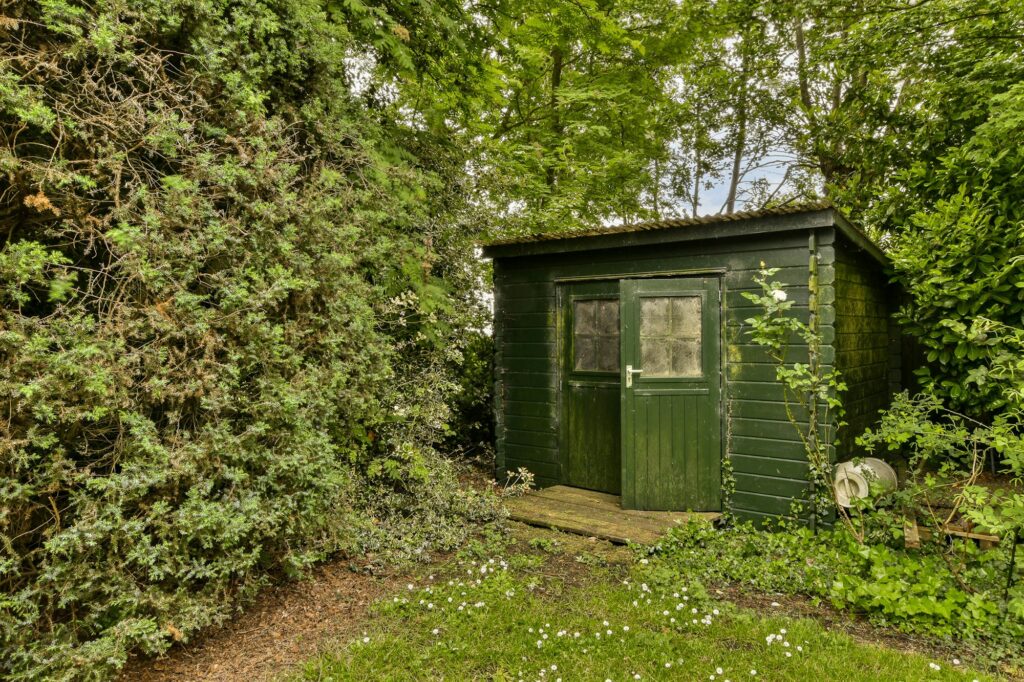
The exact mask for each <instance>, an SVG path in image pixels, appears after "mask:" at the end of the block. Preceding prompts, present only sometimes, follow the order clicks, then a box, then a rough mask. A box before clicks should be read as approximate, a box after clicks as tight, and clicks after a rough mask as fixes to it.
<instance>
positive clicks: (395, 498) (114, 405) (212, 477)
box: [0, 0, 494, 679]
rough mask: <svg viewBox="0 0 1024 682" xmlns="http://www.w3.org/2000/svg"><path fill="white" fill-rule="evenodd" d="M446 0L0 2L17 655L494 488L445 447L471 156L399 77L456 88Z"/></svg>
mask: <svg viewBox="0 0 1024 682" xmlns="http://www.w3.org/2000/svg"><path fill="white" fill-rule="evenodd" d="M456 7H457V6H456V5H446V4H444V3H442V4H440V5H437V6H435V8H434V12H435V14H434V15H431V16H427V15H423V16H422V17H421V20H422V22H423V23H422V25H421V26H420V30H418V31H417V32H416V35H415V36H414V37H410V36H409V35H408V31H406V33H405V35H404V38H403V36H402V34H401V32H400V31H398V30H397V28H396V27H398V28H400V24H399V23H398V22H399V21H400V20H406V19H408V17H406V18H402V17H398V18H392V17H390V16H389V15H388V13H387V11H386V10H385V9H383V8H382V7H379V8H371V7H367V6H364V5H362V4H360V3H349V4H347V5H346V6H345V8H328V7H327V6H326V5H324V4H322V3H319V2H313V1H309V0H284V1H283V2H270V1H266V2H261V1H256V2H247V3H235V2H228V1H226V0H182V1H180V2H173V3H166V2H150V1H147V0H114V1H113V2H109V3H99V4H96V3H78V2H74V1H70V0H45V1H44V2H14V3H8V4H7V5H5V7H4V9H3V11H2V14H3V15H4V16H3V17H2V19H0V131H2V135H0V173H2V178H3V180H2V181H0V225H2V228H3V230H2V234H3V243H2V246H0V391H2V393H3V397H4V400H3V418H2V420H0V499H2V500H3V504H2V506H0V677H4V678H6V679H69V678H72V677H75V678H80V677H86V678H88V677H97V678H99V677H104V676H106V675H108V674H109V673H111V672H112V671H113V670H115V669H117V668H118V667H119V666H120V665H122V664H123V662H124V660H125V659H126V656H127V655H128V654H129V653H130V652H132V651H135V650H138V651H143V652H155V651H160V650H163V649H165V648H166V647H167V646H168V645H169V643H170V642H171V641H173V640H176V639H181V638H184V637H188V636H190V635H191V634H192V633H194V632H195V631H196V630H198V629H199V628H202V627H204V626H206V625H208V624H210V623H212V622H215V621H218V620H221V619H223V618H224V617H225V616H226V614H227V613H228V610H229V607H230V605H231V604H232V603H234V602H235V601H236V599H237V598H238V597H239V596H245V595H249V594H252V593H253V592H254V591H255V590H256V589H258V588H259V587H260V586H261V585H262V584H264V583H265V582H266V580H267V577H268V576H269V575H271V574H272V573H274V572H280V571H282V570H283V571H286V572H295V571H299V570H301V569H302V568H303V567H305V566H307V565H309V564H310V563H311V562H314V561H316V560H318V559H321V558H323V557H325V556H326V555H328V554H329V553H333V552H339V551H340V552H344V551H366V550H368V549H371V548H374V547H377V546H378V545H381V544H382V543H381V540H380V538H381V537H382V536H383V535H384V534H383V533H382V531H381V530H380V528H387V529H389V533H388V534H387V537H388V538H389V543H384V544H385V545H386V546H383V547H379V548H382V549H384V550H387V551H389V552H392V554H393V555H394V556H398V557H401V556H409V557H412V556H415V555H416V554H417V553H420V552H422V551H424V550H429V549H430V548H432V547H436V546H438V545H439V544H440V545H451V544H453V543H454V542H455V541H456V540H457V539H458V538H459V537H460V536H461V534H462V533H464V532H465V525H464V523H463V519H465V518H466V517H467V515H468V516H470V517H472V518H484V517H487V516H488V515H490V514H493V513H494V510H493V507H491V506H490V505H489V504H488V502H487V500H486V499H484V498H481V497H480V496H479V495H475V494H473V493H471V492H466V491H462V490H460V488H459V486H458V485H457V479H456V476H455V472H454V471H453V470H452V469H451V467H450V466H449V465H447V464H444V463H443V462H441V460H440V458H439V457H438V456H437V454H436V453H435V451H434V450H433V448H432V444H434V443H436V442H438V439H439V438H440V437H441V436H442V435H443V433H444V426H445V423H446V421H447V419H448V418H449V415H448V408H447V403H448V400H449V398H450V396H451V395H452V394H453V392H454V391H455V390H456V383H455V381H454V380H453V378H452V370H453V368H456V367H458V365H459V363H460V347H461V345H462V340H461V333H460V332H459V330H460V329H464V328H467V327H468V326H469V325H470V323H471V322H473V321H474V319H475V318H474V317H473V316H474V315H476V314H477V312H476V311H474V308H473V300H474V296H473V295H472V292H471V287H472V286H473V284H474V283H475V282H476V281H477V276H476V274H475V273H474V271H473V267H474V266H473V264H472V262H471V261H469V259H468V254H470V253H471V250H470V249H468V248H465V246H464V241H465V239H466V237H467V231H468V228H466V227H465V226H464V225H463V224H461V223H460V222H459V220H458V210H459V205H460V201H461V198H462V197H461V194H460V190H459V186H458V183H457V182H453V181H452V180H451V176H452V175H453V173H454V171H455V169H458V168H459V163H460V162H459V157H458V151H457V149H456V148H455V147H454V146H453V145H451V144H450V143H448V142H447V141H446V139H445V137H444V136H443V134H442V133H443V130H441V129H439V128H437V127H431V126H427V125H422V124H420V123H419V122H417V121H411V120H409V118H410V117H412V118H415V116H414V115H413V114H410V113H409V111H408V110H404V111H403V113H401V114H400V113H399V111H398V110H399V108H400V105H401V102H399V101H397V100H396V99H395V98H394V97H393V96H391V95H389V94H388V91H387V87H385V86H388V87H397V86H403V87H408V88H412V87H413V85H407V84H408V83H413V84H416V83H419V85H422V86H423V87H425V88H429V87H434V86H435V85H436V83H434V82H433V81H432V80H431V79H432V78H433V76H432V74H436V73H441V72H440V71H431V70H430V69H431V68H433V67H434V66H435V65H434V63H433V62H431V61H430V59H429V56H430V55H431V54H434V53H436V48H437V46H438V45H441V44H444V45H445V46H446V48H445V49H447V50H449V51H454V50H457V49H458V46H459V45H464V41H465V40H467V37H466V33H465V32H463V34H462V35H461V36H454V35H453V34H452V32H453V30H454V29H453V28H452V27H453V26H454V24H453V23H452V22H451V21H450V18H446V17H445V16H444V14H445V12H451V11H455V9H454V8H456ZM368 54H369V55H376V61H373V60H371V61H370V62H368V63H363V62H360V63H362V64H363V66H358V65H357V62H358V58H362V59H363V60H364V62H365V60H366V58H367V55H368ZM412 54H415V55H420V56H422V57H423V58H424V61H423V63H416V62H415V61H414V60H412V59H411V58H410V57H409V55H412ZM367 64H368V65H367ZM360 69H363V71H365V72H366V73H362V72H361V71H360ZM412 75H417V76H418V78H419V81H415V80H413V79H412V78H411V76H412ZM360 77H363V78H364V80H365V79H366V78H367V77H368V78H369V80H370V82H371V83H374V84H377V85H376V87H377V89H376V90H375V89H374V88H373V87H371V88H370V89H369V90H366V91H364V92H358V93H357V92H356V89H355V88H354V86H353V85H352V84H353V83H354V82H356V81H357V80H358V79H359V78H360ZM389 84H390V85H389ZM389 98H390V99H389ZM463 254H465V255H463ZM417 524H421V525H417Z"/></svg>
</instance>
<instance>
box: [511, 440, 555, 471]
mask: <svg viewBox="0 0 1024 682" xmlns="http://www.w3.org/2000/svg"><path fill="white" fill-rule="evenodd" d="M505 448H506V453H505V454H506V455H507V456H508V458H509V461H510V462H511V461H516V462H533V463H534V464H537V463H544V464H558V450H557V449H556V448H551V447H545V446H540V445H522V444H520V443H507V444H506V445H505ZM509 466H511V464H510V463H509Z"/></svg>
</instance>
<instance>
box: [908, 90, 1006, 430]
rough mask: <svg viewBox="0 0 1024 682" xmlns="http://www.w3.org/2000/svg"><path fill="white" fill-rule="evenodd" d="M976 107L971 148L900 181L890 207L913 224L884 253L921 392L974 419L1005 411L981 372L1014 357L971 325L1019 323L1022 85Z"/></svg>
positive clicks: (920, 166) (1002, 397)
mask: <svg viewBox="0 0 1024 682" xmlns="http://www.w3.org/2000/svg"><path fill="white" fill-rule="evenodd" d="M981 102H983V104H984V106H985V107H987V109H988V111H987V120H985V122H984V123H982V124H981V125H979V126H978V127H977V128H976V129H975V130H974V131H973V134H972V136H971V137H970V139H968V140H967V141H966V142H964V143H963V144H962V145H961V146H960V147H957V148H954V149H952V150H951V151H950V152H949V153H948V155H947V156H946V157H945V158H943V159H942V160H941V161H942V162H941V163H938V164H934V163H924V162H921V163H917V164H915V165H914V166H913V167H911V168H910V169H909V170H907V171H905V172H904V173H903V177H902V178H901V182H900V183H898V185H900V186H903V187H904V188H905V189H903V190H898V198H897V199H896V201H897V202H898V203H900V204H902V207H901V210H902V211H907V212H909V213H911V215H910V216H909V218H908V219H907V223H908V225H907V229H906V231H905V232H904V233H903V234H901V235H900V236H899V238H898V239H896V240H895V243H894V246H893V249H892V251H891V255H892V258H893V264H894V266H895V269H896V275H897V278H898V280H899V281H900V283H901V284H902V285H903V286H904V288H905V289H906V291H907V295H908V297H909V299H910V300H909V302H908V303H907V305H905V306H904V307H903V308H902V309H901V311H900V315H899V318H900V321H901V322H902V323H903V324H904V325H905V328H906V331H907V333H908V334H911V335H913V336H914V338H915V339H916V340H917V341H918V343H920V345H921V348H922V350H923V352H924V354H925V356H926V358H927V360H928V362H929V364H928V366H927V367H924V368H921V369H920V370H919V372H918V374H919V377H920V378H921V380H922V387H923V388H924V389H926V390H927V391H929V392H931V393H933V394H934V395H936V396H938V397H940V398H942V399H943V400H944V401H945V402H946V403H947V404H948V405H949V406H950V407H951V408H953V409H956V410H958V411H960V412H966V413H968V414H970V415H972V416H975V417H978V416H984V415H986V414H988V413H993V412H998V411H999V410H1002V409H1004V408H1006V407H1007V405H1008V403H1007V398H1008V396H1007V395H1006V394H1005V392H1003V391H1001V390H1000V387H999V385H998V382H993V381H991V380H990V379H991V377H989V375H988V370H987V365H989V364H990V363H991V361H992V359H993V358H994V357H998V356H1001V355H1004V354H1006V353H1012V352H1014V351H1013V348H1012V347H1011V346H1008V345H1007V344H1006V343H1003V342H1004V341H1006V342H1009V341H1011V339H1012V335H1010V336H1007V335H994V334H991V333H988V332H987V330H986V329H985V328H983V327H981V326H979V324H995V325H996V327H999V326H1001V325H1006V326H1008V327H1010V328H1018V329H1019V328H1020V327H1021V326H1022V324H1024V203H1022V202H1021V201H1020V197H1021V196H1022V194H1024V175H1022V174H1021V173H1020V169H1021V167H1022V165H1024V147H1022V146H1021V145H1020V144H1016V143H1008V141H1010V140H1016V141H1019V140H1021V138H1022V135H1024V115H1022V114H1021V112H1022V111H1024V85H1021V84H1017V85H1015V86H1014V87H1012V88H1010V89H1009V91H1007V92H1003V93H1000V94H997V95H994V96H991V98H990V99H988V100H981ZM896 194H897V191H896V190H894V195H896ZM908 198H909V201H908ZM1021 405H1022V403H1020V402H1018V403H1017V404H1016V407H1017V408H1020V407H1021ZM1010 407H1011V408H1012V407H1014V406H1013V405H1012V404H1011V405H1010Z"/></svg>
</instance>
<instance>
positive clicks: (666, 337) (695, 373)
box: [640, 296, 701, 377]
mask: <svg viewBox="0 0 1024 682" xmlns="http://www.w3.org/2000/svg"><path fill="white" fill-rule="evenodd" d="M700 338H701V300H700V297H699V296H659V297H651V298H644V299H642V300H641V303H640V362H641V365H640V367H641V369H643V372H644V373H643V376H645V377H699V376H701V350H700Z"/></svg>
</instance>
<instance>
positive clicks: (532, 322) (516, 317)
mask: <svg viewBox="0 0 1024 682" xmlns="http://www.w3.org/2000/svg"><path fill="white" fill-rule="evenodd" d="M501 324H502V327H503V328H504V329H515V328H517V327H518V328H522V327H526V328H530V329H535V328H538V327H553V326H555V313H554V310H547V311H544V312H536V313H512V312H506V313H504V314H503V315H502V317H501Z"/></svg>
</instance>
